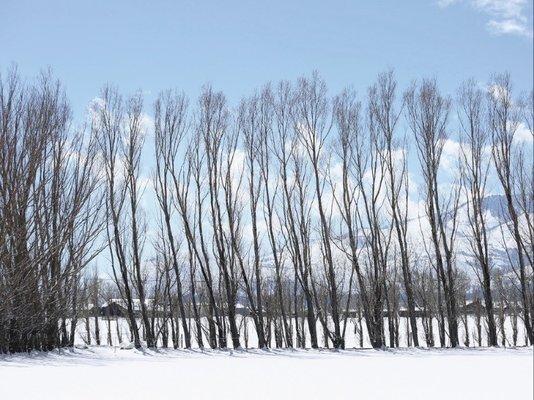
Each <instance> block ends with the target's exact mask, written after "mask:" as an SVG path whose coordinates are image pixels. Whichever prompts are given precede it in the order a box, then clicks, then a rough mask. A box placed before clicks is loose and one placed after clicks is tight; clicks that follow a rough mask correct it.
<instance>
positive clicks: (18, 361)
mask: <svg viewBox="0 0 534 400" xmlns="http://www.w3.org/2000/svg"><path fill="white" fill-rule="evenodd" d="M177 398H182V399H189V398H191V399H193V398H194V399H247V400H248V399H408V398H410V399H447V400H450V399H532V398H533V348H532V347H527V348H515V349H513V348H512V349H487V348H481V349H455V350H452V349H432V350H427V349H400V350H385V351H376V350H371V349H365V350H362V349H357V350H356V349H354V350H345V351H340V352H333V351H331V350H295V351H291V350H267V351H261V350H248V351H230V350H228V351H212V350H207V351H204V352H202V351H200V350H191V351H186V350H158V351H150V350H146V351H138V350H119V349H116V348H113V347H105V346H104V347H99V348H97V347H90V348H89V349H86V350H79V349H76V350H62V351H61V352H57V351H55V352H52V353H48V354H43V353H32V354H25V355H10V356H0V399H99V400H101V399H177Z"/></svg>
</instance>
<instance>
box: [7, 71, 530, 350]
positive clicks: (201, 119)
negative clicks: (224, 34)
mask: <svg viewBox="0 0 534 400" xmlns="http://www.w3.org/2000/svg"><path fill="white" fill-rule="evenodd" d="M0 117H1V118H0V121H1V125H0V143H1V153H0V169H1V170H0V208H1V216H2V218H1V219H0V232H1V236H0V298H1V301H0V352H15V351H26V350H30V349H52V348H54V347H58V346H67V345H73V343H74V337H75V331H76V326H77V321H78V318H79V317H81V316H84V317H85V318H86V324H87V326H88V324H89V322H88V317H89V316H90V315H93V316H95V317H96V318H95V322H96V324H98V313H99V309H98V301H99V299H101V298H102V296H101V293H100V294H99V291H102V290H101V289H99V283H98V279H97V278H91V279H89V278H88V277H89V275H90V272H89V268H85V267H86V266H87V265H89V264H90V263H91V262H94V259H95V257H97V256H98V255H99V254H100V255H101V256H100V257H102V258H105V260H107V262H108V263H109V267H106V269H107V270H109V272H110V275H111V276H112V278H113V281H114V283H115V286H116V292H117V294H115V296H117V297H119V298H120V299H121V301H122V303H121V304H124V306H125V307H124V308H125V313H126V317H127V320H128V325H129V330H130V332H129V333H130V336H129V337H130V338H131V340H132V342H133V343H134V345H135V346H136V347H141V346H142V341H143V340H144V341H146V345H147V346H148V347H155V346H157V345H158V344H159V343H163V345H164V346H167V344H168V340H169V335H170V337H171V339H172V344H173V346H174V347H178V346H180V345H181V344H180V341H179V336H180V334H179V332H183V338H184V342H185V343H184V344H183V345H184V346H185V347H186V348H189V347H191V346H193V342H195V343H196V345H198V346H199V347H204V346H209V347H211V348H225V347H227V346H229V345H231V346H233V347H234V348H239V347H241V346H242V345H243V340H245V342H247V341H248V333H245V337H244V338H243V337H242V333H243V326H242V319H240V318H238V311H239V310H238V309H239V308H242V305H245V307H246V309H247V310H248V311H249V312H250V318H251V320H252V321H253V326H254V330H255V334H256V337H257V339H258V346H259V347H260V348H265V347H270V346H272V345H273V344H272V343H273V341H274V344H275V346H277V347H305V346H307V345H308V344H309V345H311V347H314V348H316V347H319V346H320V345H324V346H326V347H330V346H332V347H334V348H344V346H345V337H346V331H347V326H348V319H349V318H357V320H358V321H359V322H358V324H357V325H356V326H359V327H360V328H359V329H360V330H362V332H360V333H361V337H363V329H364V328H362V327H363V326H365V329H366V334H367V335H368V338H369V340H370V342H371V344H372V346H373V347H375V348H380V347H383V346H386V345H389V346H392V347H395V346H398V345H399V336H400V334H399V326H400V323H399V318H400V317H399V315H400V311H401V310H402V312H403V313H404V314H405V315H406V318H407V320H408V321H409V324H408V328H407V329H408V330H407V332H406V335H407V336H408V337H409V343H410V344H412V345H414V346H420V345H423V343H422V342H421V340H420V339H421V337H424V338H425V344H426V345H428V346H433V345H434V333H433V329H434V323H435V322H436V323H437V326H438V330H439V339H440V345H441V346H446V345H450V346H452V347H456V346H459V345H461V344H462V343H460V339H459V338H460V335H459V330H460V329H461V325H462V323H463V324H464V326H465V327H466V329H467V322H466V321H467V317H466V314H465V312H466V311H465V310H466V309H467V307H466V304H467V300H473V299H476V298H478V297H479V296H480V297H481V299H482V300H483V301H482V303H481V307H479V308H478V312H477V315H478V317H477V321H478V324H477V329H478V342H479V345H481V344H482V339H481V338H482V335H481V333H480V332H481V330H482V326H485V329H486V331H487V337H488V340H487V344H488V345H490V346H497V345H498V332H499V331H501V332H503V333H504V327H503V325H504V322H503V321H504V313H505V312H507V313H513V315H514V316H515V318H516V319H515V321H517V317H518V316H519V319H520V320H521V321H522V323H523V324H524V328H525V332H526V335H527V340H528V342H530V343H532V342H533V337H532V317H533V315H534V309H533V307H534V282H533V272H534V271H533V265H534V264H533V260H532V257H533V253H534V251H533V245H534V240H533V239H534V225H533V221H532V217H533V209H534V207H533V201H534V200H533V186H534V185H533V163H532V139H533V138H532V135H533V127H532V121H533V111H532V94H531V95H530V96H525V97H524V98H522V99H520V100H516V99H514V98H513V92H512V86H511V83H510V78H509V77H508V75H497V76H495V77H493V78H492V80H491V83H490V85H489V88H483V87H481V86H478V85H477V84H476V83H475V82H474V81H468V82H466V83H464V84H463V85H462V86H461V88H460V90H459V91H458V96H457V97H456V98H455V99H454V100H453V99H451V98H449V97H447V96H445V95H443V94H442V93H441V92H440V90H439V88H438V87H437V84H436V82H435V81H434V80H423V81H421V82H419V83H413V84H412V85H411V86H410V87H409V88H408V90H406V91H405V92H404V94H403V95H402V96H401V95H399V93H398V89H397V82H396V80H395V77H394V75H393V73H392V72H388V73H384V74H380V75H379V76H378V79H377V81H376V82H375V83H374V84H373V85H372V86H371V87H370V88H369V89H368V91H367V95H366V96H365V98H359V97H358V96H357V94H356V93H355V92H354V91H353V90H351V89H347V90H344V91H343V92H341V93H340V94H339V95H337V96H335V97H334V98H330V97H329V96H328V94H327V88H326V85H325V83H324V81H322V80H321V78H320V77H319V76H318V75H317V74H313V75H312V76H311V77H309V78H301V79H298V80H297V81H296V82H294V83H291V82H285V81H284V82H280V83H279V84H277V85H266V86H265V87H263V88H262V89H261V90H260V91H258V92H256V93H255V94H253V95H252V96H250V97H247V98H245V99H243V100H242V101H241V102H240V104H239V106H238V107H236V108H235V110H234V109H231V108H230V106H229V104H228V102H227V100H226V98H225V96H224V94H223V93H221V92H217V91H215V90H214V89H213V88H212V87H210V86H206V87H204V88H203V90H202V93H201V95H200V97H199V99H198V102H197V103H196V105H194V106H193V107H191V106H190V104H189V102H188V99H187V97H186V96H185V95H184V94H183V93H180V92H177V91H166V92H163V93H161V94H160V95H159V96H158V99H157V100H156V102H155V104H154V109H153V119H152V118H150V117H148V116H147V114H145V112H144V109H143V100H142V97H141V95H140V94H136V95H134V96H131V97H128V98H126V99H125V98H123V97H122V96H121V95H120V94H119V93H118V91H117V89H115V88H113V87H111V86H108V87H105V88H104V89H103V90H102V92H101V95H100V98H99V101H98V102H95V103H94V104H93V105H92V107H91V110H90V122H89V123H88V124H87V127H86V128H83V129H78V130H76V129H73V128H72V126H71V116H70V110H69V106H68V103H67V101H66V99H65V96H64V94H63V91H62V89H61V86H60V85H59V83H57V82H55V81H54V80H53V79H52V78H51V76H50V75H49V74H43V75H42V77H41V78H40V80H39V81H38V82H37V83H35V84H31V85H29V84H26V83H24V82H21V81H20V80H19V78H18V75H17V74H16V72H13V73H10V74H8V76H7V78H6V79H0ZM455 117H456V118H455ZM451 120H455V121H457V123H454V121H451ZM454 129H456V130H459V134H458V137H457V139H458V146H457V148H458V154H457V160H456V161H457V163H456V164H455V165H453V166H450V165H449V166H448V169H445V168H444V164H445V161H444V156H443V153H444V147H445V146H446V145H447V144H448V143H456V142H453V141H451V140H450V133H451V132H453V131H454ZM147 131H151V133H152V135H150V137H151V138H152V139H153V142H152V143H149V142H148V141H147V143H145V139H146V138H147V135H146V134H147ZM525 132H526V133H525ZM520 134H521V135H527V136H528V137H526V139H525V138H523V139H524V141H523V142H522V143H528V144H529V146H530V148H524V147H521V146H520V145H518V143H520V142H519V141H518V139H517V138H518V136H519V135H520ZM412 148H413V149H414V152H413V153H414V155H413V157H412V158H413V162H410V155H409V154H410V150H412ZM149 150H153V154H152V153H151V154H148V155H147V153H148V151H149ZM144 158H146V159H148V160H153V161H152V162H151V161H146V160H145V161H143V162H142V159H144ZM417 161H418V163H417ZM411 164H414V165H411ZM147 165H148V167H147ZM409 166H410V170H409V169H408V167H409ZM144 170H150V172H152V176H151V177H150V179H147V178H145V177H144V176H143V175H142V172H143V171H144ZM415 187H417V188H419V196H420V197H421V198H422V204H424V207H422V208H421V211H417V210H416V209H415V208H416V205H417V203H416V202H414V201H413V196H414V195H413V191H414V190H415ZM490 189H491V190H494V191H496V192H498V193H502V194H503V196H502V198H503V199H504V201H502V202H501V203H502V205H503V206H502V207H501V208H502V210H501V211H502V220H503V221H505V222H504V223H503V224H499V225H497V226H493V225H492V226H490V225H491V224H492V223H493V222H492V221H490V218H493V217H494V216H493V217H492V215H491V214H488V211H487V207H486V203H487V198H488V195H489V193H490ZM152 193H153V195H152ZM142 204H145V208H146V204H150V206H149V207H151V208H153V210H146V209H143V207H142ZM461 209H463V210H466V215H467V223H466V224H463V225H461V224H460V221H459V216H460V211H459V210H461ZM146 211H153V213H152V214H153V215H157V216H158V217H157V221H149V220H148V218H147V214H146ZM493 224H494V223H493ZM464 225H465V226H466V227H467V228H465V227H464ZM495 229H497V230H500V235H499V237H500V238H501V239H502V242H503V244H502V245H501V248H500V250H501V253H502V254H505V255H506V257H507V264H508V268H495V261H494V257H495V254H494V252H492V250H491V249H492V245H495V244H492V243H490V240H491V239H490V230H493V231H494V230H495ZM459 230H460V231H459ZM491 237H495V234H494V233H493V236H491ZM464 238H466V239H465V241H466V243H467V245H464V246H463V247H462V246H461V241H462V240H464ZM505 242H506V243H507V245H504V243H505ZM460 263H462V264H467V265H469V268H471V269H472V271H474V276H476V277H477V280H476V281H474V282H470V281H469V278H468V275H467V274H465V273H464V272H463V271H462V267H460V266H459V264H460ZM501 267H502V265H501ZM108 292H109V290H108ZM107 297H108V300H110V299H111V294H109V295H107ZM475 303H476V302H475ZM476 304H478V303H476ZM88 310H90V311H88ZM482 314H484V315H482ZM107 321H108V324H109V322H110V319H109V316H108V318H107ZM482 321H483V322H484V323H482ZM362 322H363V324H362ZM97 327H98V325H97ZM318 327H320V329H318ZM386 328H387V332H386ZM421 328H422V329H423V331H424V332H423V334H421V333H420V332H419V331H420V329H421ZM97 329H98V328H97ZM169 329H170V332H169ZM87 332H89V328H87ZM321 333H322V335H323V337H322V338H321V337H319V336H320V334H321ZM108 335H110V333H109V329H108ZM96 336H97V337H98V340H97V343H98V344H100V338H99V334H96ZM516 336H517V334H516ZM467 337H469V335H467ZM515 341H516V339H514V342H515ZM110 342H111V336H108V344H111V343H110ZM464 344H467V345H469V343H464Z"/></svg>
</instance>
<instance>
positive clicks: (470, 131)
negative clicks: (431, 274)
mask: <svg viewBox="0 0 534 400" xmlns="http://www.w3.org/2000/svg"><path fill="white" fill-rule="evenodd" d="M483 100H484V95H483V93H482V91H481V90H480V89H478V88H477V86H476V83H475V82H474V81H473V80H470V81H468V82H466V83H465V84H464V86H462V88H461V89H460V94H459V101H458V106H459V119H460V126H461V128H462V145H461V156H462V163H461V178H462V183H463V186H464V190H465V194H466V199H467V217H468V221H469V229H470V232H469V235H468V237H469V245H470V247H471V251H472V254H473V255H474V260H475V261H474V270H475V272H476V274H477V276H478V279H479V281H480V284H481V286H482V293H483V296H484V303H485V310H486V319H487V323H488V343H489V345H490V346H497V328H496V325H495V317H494V311H493V297H492V292H491V290H492V289H491V265H490V257H489V249H488V237H487V229H486V225H487V223H486V216H485V212H484V199H485V197H486V183H487V179H488V171H489V167H490V163H489V158H488V157H487V156H486V154H485V151H486V149H487V146H488V145H489V139H490V137H489V132H488V130H487V129H486V127H485V125H484V109H483V106H484V103H483Z"/></svg>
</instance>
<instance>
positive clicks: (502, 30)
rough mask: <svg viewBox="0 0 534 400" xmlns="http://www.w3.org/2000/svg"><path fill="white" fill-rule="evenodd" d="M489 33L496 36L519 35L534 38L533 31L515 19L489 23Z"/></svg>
mask: <svg viewBox="0 0 534 400" xmlns="http://www.w3.org/2000/svg"><path fill="white" fill-rule="evenodd" d="M487 27H488V29H489V31H490V32H491V33H493V34H495V35H508V34H509V35H519V36H526V37H532V31H529V30H528V28H527V27H526V26H525V24H523V23H522V22H519V21H518V20H515V19H506V20H503V21H495V20H491V21H489V22H488V23H487Z"/></svg>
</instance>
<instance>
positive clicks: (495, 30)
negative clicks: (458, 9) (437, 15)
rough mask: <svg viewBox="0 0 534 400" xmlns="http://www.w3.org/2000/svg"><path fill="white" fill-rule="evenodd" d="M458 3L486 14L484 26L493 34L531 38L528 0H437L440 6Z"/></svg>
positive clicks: (530, 5) (444, 6)
mask: <svg viewBox="0 0 534 400" xmlns="http://www.w3.org/2000/svg"><path fill="white" fill-rule="evenodd" d="M459 3H468V4H469V5H470V6H471V7H472V8H474V9H475V10H477V11H479V12H482V13H484V14H486V15H487V16H488V17H489V18H490V19H489V21H488V22H487V23H486V27H487V29H488V31H489V32H490V33H491V34H494V35H516V36H523V37H527V38H532V28H531V26H532V20H530V21H529V18H528V17H527V15H529V11H528V10H527V9H529V8H531V7H532V4H531V3H530V4H529V0H438V2H437V4H438V6H439V7H441V8H446V7H450V6H453V5H455V4H459Z"/></svg>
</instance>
